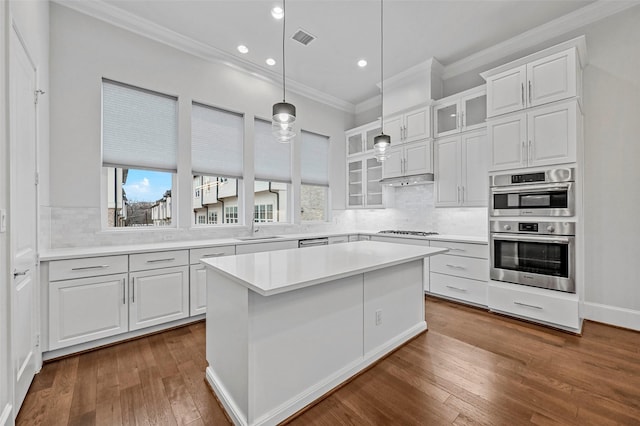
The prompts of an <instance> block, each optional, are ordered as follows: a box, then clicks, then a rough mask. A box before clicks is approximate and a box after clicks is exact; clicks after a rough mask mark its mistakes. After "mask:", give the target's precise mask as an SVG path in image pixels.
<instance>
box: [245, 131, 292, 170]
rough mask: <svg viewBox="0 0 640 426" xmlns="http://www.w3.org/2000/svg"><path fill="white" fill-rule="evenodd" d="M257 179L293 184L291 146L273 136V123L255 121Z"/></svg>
mask: <svg viewBox="0 0 640 426" xmlns="http://www.w3.org/2000/svg"><path fill="white" fill-rule="evenodd" d="M254 152H255V177H256V179H257V180H265V181H273V182H282V183H291V145H290V144H288V143H280V142H278V141H277V140H276V138H275V137H274V136H273V135H272V134H271V123H270V122H268V121H264V120H258V119H256V120H255V146H254Z"/></svg>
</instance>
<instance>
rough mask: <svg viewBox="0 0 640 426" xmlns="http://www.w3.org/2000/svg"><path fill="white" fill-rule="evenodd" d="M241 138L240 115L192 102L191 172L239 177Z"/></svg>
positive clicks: (241, 123)
mask: <svg viewBox="0 0 640 426" xmlns="http://www.w3.org/2000/svg"><path fill="white" fill-rule="evenodd" d="M243 135H244V120H243V117H242V115H241V114H236V113H233V112H228V111H223V110H220V109H217V108H213V107H208V106H205V105H201V104H196V103H194V104H193V105H192V109H191V167H192V170H193V173H194V174H200V175H208V176H225V177H232V178H242V170H243V166H242V152H243V140H244V137H243Z"/></svg>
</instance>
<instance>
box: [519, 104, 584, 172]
mask: <svg viewBox="0 0 640 426" xmlns="http://www.w3.org/2000/svg"><path fill="white" fill-rule="evenodd" d="M527 123H528V131H527V133H528V135H529V142H528V144H529V146H528V147H527V148H528V151H529V152H528V158H529V166H547V165H551V164H564V163H574V162H575V161H576V144H577V127H578V126H577V110H576V103H575V101H571V102H567V103H563V104H560V105H552V106H548V107H543V108H540V109H537V110H535V111H532V112H530V113H529V114H528V117H527Z"/></svg>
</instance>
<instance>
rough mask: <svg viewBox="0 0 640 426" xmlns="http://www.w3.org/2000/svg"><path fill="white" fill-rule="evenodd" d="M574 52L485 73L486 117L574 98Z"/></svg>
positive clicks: (577, 76) (577, 82)
mask: <svg viewBox="0 0 640 426" xmlns="http://www.w3.org/2000/svg"><path fill="white" fill-rule="evenodd" d="M577 55H578V53H577V49H576V48H575V47H571V48H569V49H566V50H564V51H562V52H556V53H553V54H550V55H548V56H545V57H541V58H537V59H532V60H531V62H528V63H526V64H521V65H517V66H515V65H514V66H513V67H508V66H503V67H500V68H499V69H504V68H507V69H504V70H502V71H499V72H496V73H493V71H488V72H487V73H484V74H483V76H484V77H485V79H486V81H487V116H488V117H495V116H497V115H501V114H507V113H510V112H514V111H518V110H521V109H524V108H531V107H535V106H538V105H543V104H548V103H550V102H555V101H559V100H562V99H568V98H572V97H575V96H578V95H579V93H578V88H579V86H580V84H581V81H580V80H581V77H580V75H581V74H580V67H579V65H578V58H577Z"/></svg>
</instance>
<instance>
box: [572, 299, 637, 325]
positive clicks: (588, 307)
mask: <svg viewBox="0 0 640 426" xmlns="http://www.w3.org/2000/svg"><path fill="white" fill-rule="evenodd" d="M582 312H583V315H584V319H587V320H591V321H596V322H601V323H604V324H609V325H615V326H617V327H623V328H628V329H631V330H636V331H640V311H637V310H633V309H627V308H619V307H617V306H611V305H603V304H600V303H592V302H584V303H583V311H582Z"/></svg>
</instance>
